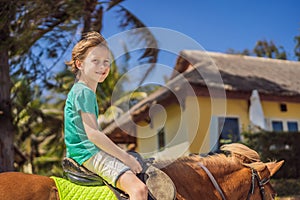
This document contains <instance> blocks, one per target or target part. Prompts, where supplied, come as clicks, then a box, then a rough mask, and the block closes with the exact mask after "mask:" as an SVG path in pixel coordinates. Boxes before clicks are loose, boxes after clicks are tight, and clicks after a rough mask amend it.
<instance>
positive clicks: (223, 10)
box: [102, 0, 300, 65]
mask: <svg viewBox="0 0 300 200" xmlns="http://www.w3.org/2000/svg"><path fill="white" fill-rule="evenodd" d="M122 5H123V6H124V7H125V8H127V9H128V10H130V11H131V12H132V13H133V14H135V15H136V17H138V18H139V19H140V20H141V21H142V22H144V24H145V25H146V26H149V27H160V28H166V29H170V30H174V31H177V32H180V33H182V34H185V35H187V36H188V37H190V38H192V39H194V40H195V41H197V42H198V43H199V44H200V45H201V46H202V47H203V48H204V49H205V50H207V51H214V52H224V53H225V52H226V51H227V50H228V49H230V48H231V49H234V50H237V51H242V50H244V49H250V50H251V49H253V48H254V46H255V44H256V41H258V40H267V41H273V42H274V43H275V44H276V45H277V46H283V47H284V49H285V51H286V52H287V55H288V59H289V60H296V58H295V56H294V53H293V50H294V47H295V45H296V43H295V41H294V37H295V36H296V35H300V1H299V0H251V1H249V0H248V1H246V0H194V1H191V0H186V1H182V0H181V1H180V0H164V1H162V0H148V1H141V0H127V1H124V2H123V3H122ZM115 18H116V14H111V15H108V16H106V17H105V19H104V29H103V32H102V33H103V35H104V36H105V37H110V36H113V35H114V34H117V33H119V32H120V29H116V28H114V27H115V26H113V24H114V23H115V22H114V21H115ZM160 59H161V60H163V59H164V58H163V56H160ZM174 62H175V61H173V63H174ZM170 65H172V63H171V62H170Z"/></svg>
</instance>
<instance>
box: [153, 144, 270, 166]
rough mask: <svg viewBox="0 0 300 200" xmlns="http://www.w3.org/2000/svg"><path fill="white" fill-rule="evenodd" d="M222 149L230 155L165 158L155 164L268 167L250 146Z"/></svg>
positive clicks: (225, 146)
mask: <svg viewBox="0 0 300 200" xmlns="http://www.w3.org/2000/svg"><path fill="white" fill-rule="evenodd" d="M221 150H222V151H225V152H228V153H229V155H225V154H215V155H210V156H207V157H201V156H199V155H192V156H185V157H181V158H179V159H177V160H176V161H174V160H164V161H156V162H155V165H156V166H157V167H163V166H166V165H168V164H171V163H172V162H182V163H187V164H190V165H195V164H197V163H199V162H201V163H202V164H204V165H205V166H212V168H218V170H220V169H222V168H223V169H225V168H227V167H228V166H230V167H231V168H232V169H237V168H241V167H243V166H246V167H249V168H254V169H256V170H259V171H260V170H261V169H263V168H265V167H266V165H265V164H264V163H263V162H261V161H260V156H259V154H258V153H257V152H256V151H254V150H252V149H250V148H249V147H247V146H245V145H243V144H239V143H233V144H227V145H223V146H222V147H221Z"/></svg>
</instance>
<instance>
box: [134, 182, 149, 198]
mask: <svg viewBox="0 0 300 200" xmlns="http://www.w3.org/2000/svg"><path fill="white" fill-rule="evenodd" d="M134 190H135V191H134V192H135V195H137V196H141V197H146V196H147V195H148V188H147V186H146V185H145V184H143V183H142V184H139V185H138V186H137V187H135V189H134Z"/></svg>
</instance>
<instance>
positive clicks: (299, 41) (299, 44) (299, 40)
mask: <svg viewBox="0 0 300 200" xmlns="http://www.w3.org/2000/svg"><path fill="white" fill-rule="evenodd" d="M295 42H296V46H295V49H294V52H295V56H296V57H297V59H298V61H300V35H299V36H296V37H295Z"/></svg>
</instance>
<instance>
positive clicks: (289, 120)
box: [267, 118, 300, 132]
mask: <svg viewBox="0 0 300 200" xmlns="http://www.w3.org/2000/svg"><path fill="white" fill-rule="evenodd" d="M273 121H280V122H282V126H283V131H284V132H288V131H289V130H288V125H287V123H288V122H297V123H298V131H300V120H299V119H292V118H288V119H284V118H268V119H267V128H268V130H270V131H273V127H272V122H273Z"/></svg>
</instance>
